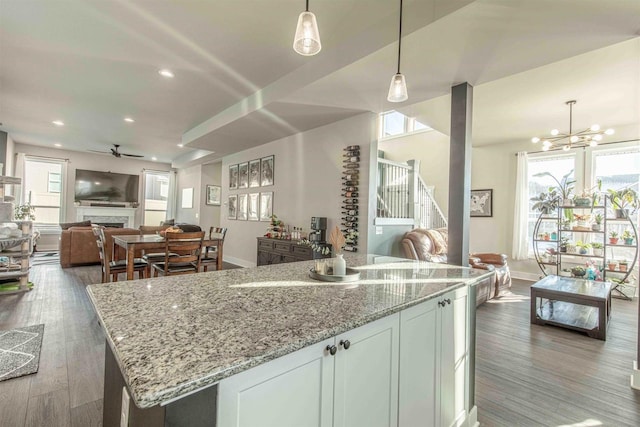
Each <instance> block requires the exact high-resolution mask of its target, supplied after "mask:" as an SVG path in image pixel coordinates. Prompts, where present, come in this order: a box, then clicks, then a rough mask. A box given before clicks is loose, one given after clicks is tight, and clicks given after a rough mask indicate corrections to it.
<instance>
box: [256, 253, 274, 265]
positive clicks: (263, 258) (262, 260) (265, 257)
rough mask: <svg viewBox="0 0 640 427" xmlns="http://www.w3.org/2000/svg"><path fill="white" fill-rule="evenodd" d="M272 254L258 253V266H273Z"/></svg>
mask: <svg viewBox="0 0 640 427" xmlns="http://www.w3.org/2000/svg"><path fill="white" fill-rule="evenodd" d="M270 260H271V253H269V252H266V251H258V262H257V264H258V266H261V265H268V264H271V262H270Z"/></svg>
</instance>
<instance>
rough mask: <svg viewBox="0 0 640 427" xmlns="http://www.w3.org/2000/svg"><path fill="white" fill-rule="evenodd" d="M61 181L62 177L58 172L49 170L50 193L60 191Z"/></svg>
mask: <svg viewBox="0 0 640 427" xmlns="http://www.w3.org/2000/svg"><path fill="white" fill-rule="evenodd" d="M61 182H62V181H61V177H60V174H59V173H58V172H49V185H48V191H49V193H59V192H60V183H61Z"/></svg>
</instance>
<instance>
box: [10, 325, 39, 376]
mask: <svg viewBox="0 0 640 427" xmlns="http://www.w3.org/2000/svg"><path fill="white" fill-rule="evenodd" d="M43 334H44V324H41V325H34V326H26V327H24V328H15V329H11V330H9V331H0V381H4V380H8V379H11V378H17V377H21V376H23V375H28V374H33V373H35V372H38V366H39V364H40V349H41V348H42V335H43Z"/></svg>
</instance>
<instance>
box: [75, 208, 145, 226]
mask: <svg viewBox="0 0 640 427" xmlns="http://www.w3.org/2000/svg"><path fill="white" fill-rule="evenodd" d="M135 217H136V209H135V208H118V207H113V206H109V207H107V206H100V207H98V206H78V207H76V219H77V220H78V221H86V220H90V221H91V223H93V224H100V225H105V226H106V227H116V226H117V227H126V228H134V223H135Z"/></svg>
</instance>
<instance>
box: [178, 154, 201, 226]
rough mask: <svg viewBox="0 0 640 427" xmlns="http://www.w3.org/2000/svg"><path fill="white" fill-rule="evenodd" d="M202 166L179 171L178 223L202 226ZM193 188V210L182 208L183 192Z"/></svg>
mask: <svg viewBox="0 0 640 427" xmlns="http://www.w3.org/2000/svg"><path fill="white" fill-rule="evenodd" d="M201 175H202V165H196V166H191V167H188V168H184V169H179V170H178V176H177V182H178V183H177V186H178V191H177V192H176V197H177V199H178V204H177V207H176V217H175V220H176V222H183V223H186V224H196V225H199V224H200V196H201V188H202V176H201ZM187 188H191V189H192V190H193V193H192V194H193V198H192V201H191V208H183V207H182V202H183V200H182V196H183V190H185V189H187Z"/></svg>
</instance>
